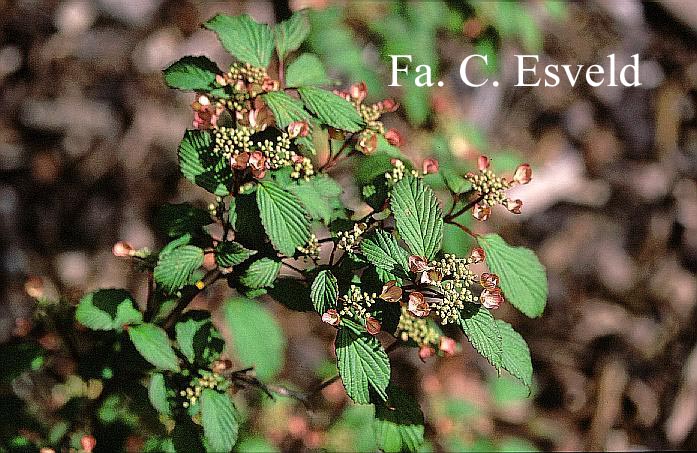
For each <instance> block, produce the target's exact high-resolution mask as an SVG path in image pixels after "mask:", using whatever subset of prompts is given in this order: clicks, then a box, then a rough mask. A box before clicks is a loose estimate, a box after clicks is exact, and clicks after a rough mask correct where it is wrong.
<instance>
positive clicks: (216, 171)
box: [179, 130, 232, 197]
mask: <svg viewBox="0 0 697 453" xmlns="http://www.w3.org/2000/svg"><path fill="white" fill-rule="evenodd" d="M211 144H212V139H211V135H210V133H209V132H207V131H196V130H191V131H186V133H185V134H184V138H183V139H182V141H181V142H180V143H179V168H180V170H181V172H182V175H184V177H185V178H186V179H188V180H189V181H190V182H192V183H194V184H196V185H197V186H200V187H202V188H204V189H206V190H207V191H209V192H211V193H212V194H215V195H218V196H221V197H224V196H226V195H228V194H229V193H230V191H229V190H228V187H229V186H230V184H231V183H232V171H231V170H230V162H229V161H228V160H227V159H226V158H225V157H224V156H223V155H222V154H216V153H214V152H213V150H212V148H211Z"/></svg>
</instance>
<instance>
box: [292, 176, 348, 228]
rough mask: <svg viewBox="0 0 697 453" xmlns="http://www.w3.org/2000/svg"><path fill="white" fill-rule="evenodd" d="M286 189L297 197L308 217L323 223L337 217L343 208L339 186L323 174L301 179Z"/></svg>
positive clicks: (327, 222)
mask: <svg viewBox="0 0 697 453" xmlns="http://www.w3.org/2000/svg"><path fill="white" fill-rule="evenodd" d="M288 190H290V191H291V192H292V193H293V194H295V196H296V197H298V199H299V200H300V203H302V205H303V206H305V209H307V212H308V213H309V214H310V217H312V218H313V219H315V220H321V221H322V222H324V224H325V225H327V224H329V222H331V221H332V220H334V219H335V218H337V216H338V215H340V213H341V210H342V208H343V205H342V203H341V192H342V189H341V186H340V185H339V184H338V183H337V182H336V181H334V180H333V179H332V178H330V177H329V176H327V175H324V174H322V175H317V176H314V177H312V178H310V179H309V180H305V179H302V180H300V181H299V182H298V183H297V184H293V185H291V186H289V188H288Z"/></svg>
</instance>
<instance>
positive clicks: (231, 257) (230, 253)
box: [215, 241, 257, 267]
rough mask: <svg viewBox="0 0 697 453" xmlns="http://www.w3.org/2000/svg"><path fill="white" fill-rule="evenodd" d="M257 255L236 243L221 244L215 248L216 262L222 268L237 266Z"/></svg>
mask: <svg viewBox="0 0 697 453" xmlns="http://www.w3.org/2000/svg"><path fill="white" fill-rule="evenodd" d="M256 253H257V252H256V250H249V249H248V248H246V247H244V246H243V245H242V244H238V243H237V242H234V241H225V242H220V243H218V245H217V246H216V247H215V262H216V263H218V265H219V266H221V267H231V266H237V265H238V264H240V263H242V262H243V261H245V260H246V259H247V258H249V257H250V256H253V255H255V254H256Z"/></svg>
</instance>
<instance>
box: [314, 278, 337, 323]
mask: <svg viewBox="0 0 697 453" xmlns="http://www.w3.org/2000/svg"><path fill="white" fill-rule="evenodd" d="M338 298H339V283H338V282H337V280H336V277H334V274H332V272H331V271H330V270H328V269H325V270H323V271H320V272H319V274H317V277H315V279H314V281H313V282H312V286H311V287H310V299H312V305H314V307H315V310H316V311H317V313H320V314H322V313H326V311H327V310H329V309H330V308H336V301H337V299H338Z"/></svg>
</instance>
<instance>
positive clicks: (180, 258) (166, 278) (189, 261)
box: [153, 245, 203, 293]
mask: <svg viewBox="0 0 697 453" xmlns="http://www.w3.org/2000/svg"><path fill="white" fill-rule="evenodd" d="M202 264H203V250H202V249H201V248H200V247H196V246H193V245H184V246H181V247H177V248H175V249H174V250H167V251H164V250H163V251H162V252H160V256H159V259H158V260H157V266H155V270H154V272H153V277H154V278H155V281H156V282H157V283H159V284H160V285H162V287H163V288H164V289H165V290H166V291H167V292H169V293H174V292H176V291H177V290H179V289H181V288H182V287H183V286H184V285H185V284H187V283H188V281H189V278H190V277H191V274H192V273H193V272H194V271H195V270H196V269H198V268H199V267H201V265H202Z"/></svg>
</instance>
